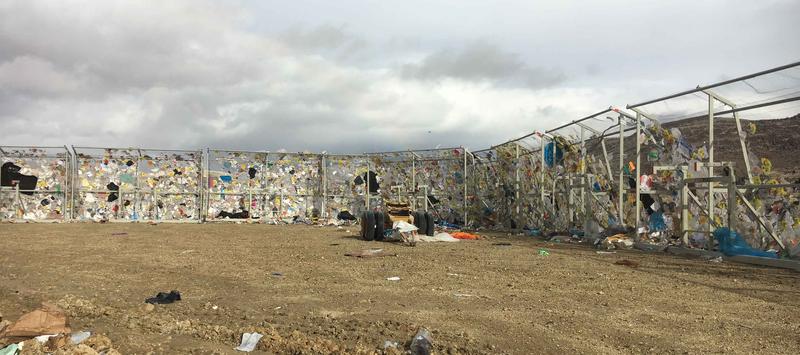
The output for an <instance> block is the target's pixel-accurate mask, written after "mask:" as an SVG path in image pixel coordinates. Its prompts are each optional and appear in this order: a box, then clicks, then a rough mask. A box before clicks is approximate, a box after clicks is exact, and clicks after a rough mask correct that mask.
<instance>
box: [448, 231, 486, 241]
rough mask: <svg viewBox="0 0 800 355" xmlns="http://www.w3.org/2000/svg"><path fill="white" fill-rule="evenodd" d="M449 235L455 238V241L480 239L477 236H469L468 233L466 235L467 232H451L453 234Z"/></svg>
mask: <svg viewBox="0 0 800 355" xmlns="http://www.w3.org/2000/svg"><path fill="white" fill-rule="evenodd" d="M450 234H451V235H452V236H453V238H456V239H466V240H477V239H481V236H479V235H477V234H470V233H467V232H453V233H450Z"/></svg>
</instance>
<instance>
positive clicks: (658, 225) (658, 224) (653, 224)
mask: <svg viewBox="0 0 800 355" xmlns="http://www.w3.org/2000/svg"><path fill="white" fill-rule="evenodd" d="M649 227H650V231H651V232H661V231H665V230H667V223H666V222H664V214H663V213H661V211H657V212H653V214H652V215H650V223H649Z"/></svg>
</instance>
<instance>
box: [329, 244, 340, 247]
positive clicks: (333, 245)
mask: <svg viewBox="0 0 800 355" xmlns="http://www.w3.org/2000/svg"><path fill="white" fill-rule="evenodd" d="M337 245H339V243H331V244H330V246H332V247H335V246H337Z"/></svg>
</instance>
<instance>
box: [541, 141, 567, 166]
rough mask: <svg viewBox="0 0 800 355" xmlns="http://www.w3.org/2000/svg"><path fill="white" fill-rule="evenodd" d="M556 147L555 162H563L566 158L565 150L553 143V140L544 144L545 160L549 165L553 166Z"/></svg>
mask: <svg viewBox="0 0 800 355" xmlns="http://www.w3.org/2000/svg"><path fill="white" fill-rule="evenodd" d="M554 147H555V150H556V161H555V163H556V164H558V163H561V161H562V160H564V151H563V150H561V147H560V146H557V145H555V144H553V142H550V143H547V145H545V146H544V162H545V164H547V166H553V149H554Z"/></svg>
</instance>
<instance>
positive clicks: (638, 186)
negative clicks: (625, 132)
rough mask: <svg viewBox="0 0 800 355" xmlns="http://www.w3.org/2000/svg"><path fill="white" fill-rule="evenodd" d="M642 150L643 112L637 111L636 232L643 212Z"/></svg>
mask: <svg viewBox="0 0 800 355" xmlns="http://www.w3.org/2000/svg"><path fill="white" fill-rule="evenodd" d="M641 150H642V114H641V113H639V112H636V166H635V167H634V169H633V170H635V171H636V175H635V176H636V191H634V193H633V195H634V196H635V197H636V201H635V206H636V213H635V214H634V215H635V216H636V217H635V218H636V225H635V226H636V233H639V226H640V225H641V214H642V206H641V201H640V199H639V194H640V193H641V181H640V180H641V178H640V177H641V174H642V166H641V165H642V161H641V160H642V157H641Z"/></svg>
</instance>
